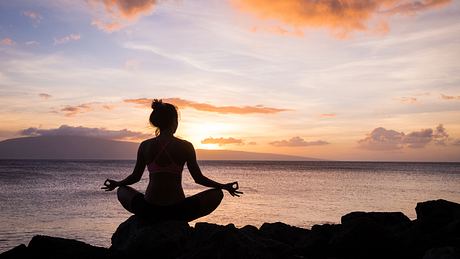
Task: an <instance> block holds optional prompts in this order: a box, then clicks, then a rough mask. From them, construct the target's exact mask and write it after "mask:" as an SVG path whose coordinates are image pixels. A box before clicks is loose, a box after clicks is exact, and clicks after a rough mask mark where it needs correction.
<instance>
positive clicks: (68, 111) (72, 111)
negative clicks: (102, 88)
mask: <svg viewBox="0 0 460 259" xmlns="http://www.w3.org/2000/svg"><path fill="white" fill-rule="evenodd" d="M114 108H115V105H113V104H109V103H101V102H89V103H82V104H79V105H66V106H64V107H63V108H61V109H59V111H54V112H58V113H59V112H61V113H64V115H65V116H68V117H72V116H75V115H78V114H81V113H86V112H91V111H94V110H96V109H105V110H113V109H114Z"/></svg>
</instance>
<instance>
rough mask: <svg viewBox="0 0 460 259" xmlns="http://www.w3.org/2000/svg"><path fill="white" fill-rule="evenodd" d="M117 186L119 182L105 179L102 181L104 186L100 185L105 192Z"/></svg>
mask: <svg viewBox="0 0 460 259" xmlns="http://www.w3.org/2000/svg"><path fill="white" fill-rule="evenodd" d="M118 186H120V183H119V182H117V181H115V180H111V179H107V180H105V182H104V187H101V189H103V190H105V191H106V192H109V191H113V190H114V189H115V188H117V187H118Z"/></svg>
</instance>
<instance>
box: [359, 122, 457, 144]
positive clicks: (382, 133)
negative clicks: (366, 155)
mask: <svg viewBox="0 0 460 259" xmlns="http://www.w3.org/2000/svg"><path fill="white" fill-rule="evenodd" d="M448 138H449V134H448V133H447V131H446V129H445V128H444V126H443V125H442V124H439V125H438V126H437V127H436V129H434V130H433V129H430V128H428V129H421V130H419V131H413V132H410V133H408V134H405V133H404V132H398V131H395V130H387V129H385V128H383V127H378V128H375V129H374V130H373V131H372V132H371V133H369V134H368V135H367V137H365V138H364V139H361V140H359V141H358V143H359V146H360V147H361V148H364V149H369V150H395V149H402V148H423V147H425V146H426V145H428V144H429V143H431V142H433V143H434V144H436V145H446V144H447V141H448Z"/></svg>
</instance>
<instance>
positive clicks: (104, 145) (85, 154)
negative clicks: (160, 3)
mask: <svg viewBox="0 0 460 259" xmlns="http://www.w3.org/2000/svg"><path fill="white" fill-rule="evenodd" d="M138 146H139V144H138V143H133V142H126V141H115V140H108V139H102V138H94V137H82V136H40V137H24V138H14V139H7V140H4V141H1V142H0V159H114V160H118V159H136V153H137V148H138ZM197 158H198V159H199V160H286V161H299V160H301V161H312V160H313V161H315V160H319V159H315V158H309V157H302V156H290V155H281V154H271V153H256V152H244V151H232V150H206V149H197Z"/></svg>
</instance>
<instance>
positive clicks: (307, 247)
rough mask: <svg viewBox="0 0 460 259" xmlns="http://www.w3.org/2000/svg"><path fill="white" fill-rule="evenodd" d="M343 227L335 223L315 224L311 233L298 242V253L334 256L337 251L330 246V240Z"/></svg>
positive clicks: (305, 255) (323, 256) (318, 256)
mask: <svg viewBox="0 0 460 259" xmlns="http://www.w3.org/2000/svg"><path fill="white" fill-rule="evenodd" d="M341 227H342V226H341V225H335V224H324V225H314V226H313V227H312V228H311V231H310V232H309V234H308V235H305V236H304V237H302V238H301V239H300V240H299V241H298V242H297V243H296V245H295V251H296V253H297V254H300V255H302V256H304V257H306V258H328V257H332V256H333V255H334V254H335V251H334V250H333V248H332V247H331V246H330V240H331V238H332V236H333V235H334V233H336V232H337V231H339V230H340V229H341Z"/></svg>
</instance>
